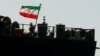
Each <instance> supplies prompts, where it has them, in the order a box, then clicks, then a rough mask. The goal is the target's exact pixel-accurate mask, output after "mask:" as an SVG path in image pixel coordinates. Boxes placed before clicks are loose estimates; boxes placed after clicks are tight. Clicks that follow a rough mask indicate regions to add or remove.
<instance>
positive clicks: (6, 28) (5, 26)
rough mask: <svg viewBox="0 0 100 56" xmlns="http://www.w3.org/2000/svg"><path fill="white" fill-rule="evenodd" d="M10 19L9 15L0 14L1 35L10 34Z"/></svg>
mask: <svg viewBox="0 0 100 56" xmlns="http://www.w3.org/2000/svg"><path fill="white" fill-rule="evenodd" d="M10 26H11V19H10V18H9V17H3V16H1V20H0V31H1V34H0V35H2V36H10Z"/></svg>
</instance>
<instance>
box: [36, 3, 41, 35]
mask: <svg viewBox="0 0 100 56" xmlns="http://www.w3.org/2000/svg"><path fill="white" fill-rule="evenodd" d="M39 7H40V8H41V4H40V5H39ZM40 8H39V11H40ZM39 11H38V16H39ZM37 21H38V17H37V19H36V24H35V27H36V26H37V28H38V25H37ZM36 37H38V31H37V35H36Z"/></svg>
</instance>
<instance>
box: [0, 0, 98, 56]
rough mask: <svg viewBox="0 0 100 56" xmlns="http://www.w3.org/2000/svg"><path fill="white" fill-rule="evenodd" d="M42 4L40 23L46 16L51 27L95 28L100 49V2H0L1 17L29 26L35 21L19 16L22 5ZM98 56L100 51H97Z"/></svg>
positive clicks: (71, 0)
mask: <svg viewBox="0 0 100 56" xmlns="http://www.w3.org/2000/svg"><path fill="white" fill-rule="evenodd" d="M40 3H41V4H42V6H41V10H40V14H39V18H38V23H41V22H42V19H43V16H46V22H47V23H48V24H49V25H50V26H55V25H56V24H59V23H62V24H65V25H66V27H80V28H94V29H95V40H96V41H97V46H98V47H100V38H99V36H100V35H99V33H100V26H99V23H100V16H99V15H100V0H9V1H8V0H0V15H3V16H9V17H10V18H11V20H12V22H13V21H18V22H19V23H25V24H29V23H30V22H33V23H35V20H33V19H29V18H24V17H22V16H20V15H19V11H20V8H21V6H22V5H27V6H28V5H31V6H32V5H33V6H39V4H40ZM95 55H96V56H99V55H100V50H96V54H95Z"/></svg>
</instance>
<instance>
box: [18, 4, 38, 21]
mask: <svg viewBox="0 0 100 56" xmlns="http://www.w3.org/2000/svg"><path fill="white" fill-rule="evenodd" d="M39 11H40V6H22V8H21V10H20V12H19V13H20V15H21V16H23V17H26V18H32V19H37V18H38V15H39Z"/></svg>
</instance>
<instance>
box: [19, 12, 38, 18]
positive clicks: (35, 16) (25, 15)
mask: <svg viewBox="0 0 100 56" xmlns="http://www.w3.org/2000/svg"><path fill="white" fill-rule="evenodd" d="M20 15H22V16H23V17H27V18H32V19H37V18H38V15H34V14H28V13H24V12H20Z"/></svg>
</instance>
